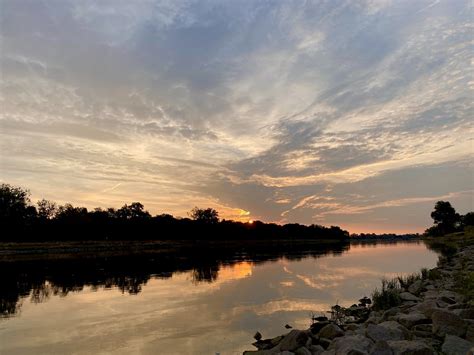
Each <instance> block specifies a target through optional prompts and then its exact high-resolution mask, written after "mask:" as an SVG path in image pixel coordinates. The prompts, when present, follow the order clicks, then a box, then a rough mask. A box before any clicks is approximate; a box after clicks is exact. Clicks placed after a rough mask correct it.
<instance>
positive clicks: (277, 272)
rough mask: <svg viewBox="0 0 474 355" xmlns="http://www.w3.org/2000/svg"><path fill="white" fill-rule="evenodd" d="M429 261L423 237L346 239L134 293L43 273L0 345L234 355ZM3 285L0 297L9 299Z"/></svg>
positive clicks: (158, 280)
mask: <svg viewBox="0 0 474 355" xmlns="http://www.w3.org/2000/svg"><path fill="white" fill-rule="evenodd" d="M436 261H437V255H436V254H435V253H434V252H432V251H430V250H428V249H427V248H426V247H425V245H424V244H422V243H404V244H391V245H371V246H361V245H352V246H351V247H350V249H349V250H348V251H345V252H343V253H342V254H341V255H323V256H320V257H314V256H305V257H303V258H301V259H299V260H298V259H292V260H289V259H287V258H278V259H276V260H269V261H264V262H259V263H254V262H252V261H251V260H247V261H241V260H240V259H239V261H236V262H235V263H228V264H227V265H225V266H222V265H221V266H219V267H218V268H217V269H215V268H214V269H213V270H211V273H212V277H204V278H202V277H201V278H200V277H197V275H196V270H190V271H176V272H173V273H171V274H169V275H167V276H168V278H162V277H158V276H153V275H151V277H150V278H148V279H147V280H145V281H144V282H143V283H142V284H141V285H140V286H139V287H138V288H137V289H133V291H132V292H130V289H127V287H128V286H123V285H122V286H120V287H119V286H117V284H120V282H112V286H111V285H110V284H109V285H107V281H106V280H105V279H104V281H102V280H101V279H99V280H95V281H96V282H93V283H92V284H94V285H95V286H88V284H89V285H90V284H91V283H88V282H84V285H85V286H83V287H77V289H72V290H71V289H70V288H69V290H68V291H69V292H61V283H60V282H58V281H57V280H55V284H54V285H53V284H52V283H51V282H50V281H48V280H45V281H44V282H40V284H39V285H33V286H28V289H29V287H31V288H32V290H31V291H29V293H27V294H26V295H23V296H22V297H19V300H18V302H16V305H15V304H14V306H15V307H14V308H15V311H14V312H13V311H12V313H11V314H10V315H9V316H8V317H5V316H4V317H3V318H1V319H0V353H1V354H73V353H74V354H107V353H114V354H215V353H217V352H219V353H220V354H241V353H242V351H243V350H250V349H252V346H251V345H250V343H251V341H252V336H253V334H254V333H255V331H257V330H259V331H260V332H262V333H263V335H264V337H272V336H277V335H280V334H282V333H284V332H285V328H284V325H285V324H287V323H288V324H291V325H292V326H294V327H297V328H305V327H307V326H308V325H309V321H310V313H311V312H315V313H318V312H323V311H325V310H328V309H329V308H330V306H331V305H333V304H335V303H336V302H337V303H338V304H340V305H351V304H352V303H354V302H355V301H356V300H358V299H359V298H361V297H362V296H365V295H369V296H370V292H371V291H372V290H373V289H374V288H375V287H377V286H378V285H379V284H380V279H381V278H382V277H392V276H397V275H400V274H405V273H411V272H415V271H419V269H420V268H422V267H433V266H435V265H436ZM201 272H202V270H201ZM19 275H20V274H19ZM198 276H199V275H198ZM18 277H20V276H18ZM101 277H102V276H101ZM18 282H21V280H18ZM18 282H17V283H18ZM65 282H66V281H65ZM132 288H133V287H132ZM62 291H64V287H63V290H62ZM8 292H9V291H8V290H5V289H4V290H2V297H3V298H4V299H2V300H1V301H2V302H3V303H5V302H7V301H8V300H7V301H6V299H7V298H8V297H10V301H11V299H12V295H8ZM13 299H14V298H13ZM7 303H8V302H7ZM13 303H14V302H13Z"/></svg>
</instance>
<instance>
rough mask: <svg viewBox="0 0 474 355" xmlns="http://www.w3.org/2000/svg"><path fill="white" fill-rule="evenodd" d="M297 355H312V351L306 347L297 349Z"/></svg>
mask: <svg viewBox="0 0 474 355" xmlns="http://www.w3.org/2000/svg"><path fill="white" fill-rule="evenodd" d="M295 355H312V354H311V351H309V349H307V348H306V347H304V346H302V347H301V348H298V349H296V351H295Z"/></svg>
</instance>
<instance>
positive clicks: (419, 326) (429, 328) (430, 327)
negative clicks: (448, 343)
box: [412, 324, 433, 333]
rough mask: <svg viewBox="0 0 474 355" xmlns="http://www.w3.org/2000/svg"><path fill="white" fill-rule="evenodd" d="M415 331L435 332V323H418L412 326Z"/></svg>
mask: <svg viewBox="0 0 474 355" xmlns="http://www.w3.org/2000/svg"><path fill="white" fill-rule="evenodd" d="M412 330H413V331H417V332H430V333H432V332H433V324H417V325H415V326H414V327H413V328H412Z"/></svg>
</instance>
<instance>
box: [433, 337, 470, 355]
mask: <svg viewBox="0 0 474 355" xmlns="http://www.w3.org/2000/svg"><path fill="white" fill-rule="evenodd" d="M472 346H474V344H473V343H471V342H469V341H467V340H464V339H462V338H459V337H457V336H455V335H446V338H445V339H444V343H443V345H442V347H441V350H442V351H443V353H444V354H446V355H458V354H467V353H468V351H469V349H470V348H471V347H472Z"/></svg>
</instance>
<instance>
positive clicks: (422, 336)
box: [244, 245, 474, 355]
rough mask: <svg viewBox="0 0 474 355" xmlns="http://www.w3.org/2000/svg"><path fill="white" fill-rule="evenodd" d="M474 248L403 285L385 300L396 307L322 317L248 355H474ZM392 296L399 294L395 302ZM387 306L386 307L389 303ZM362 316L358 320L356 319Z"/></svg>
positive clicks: (259, 344) (365, 308)
mask: <svg viewBox="0 0 474 355" xmlns="http://www.w3.org/2000/svg"><path fill="white" fill-rule="evenodd" d="M473 276H474V245H470V246H464V247H460V248H459V249H458V251H457V252H456V253H455V254H454V255H451V257H449V258H447V257H443V256H442V257H440V260H439V262H438V267H436V268H434V269H431V270H424V272H423V273H421V274H420V275H419V276H418V277H412V278H408V280H405V282H403V281H402V282H400V283H399V284H398V286H397V287H396V289H395V290H394V289H392V290H391V291H389V292H391V294H389V295H386V296H387V300H389V301H390V302H393V301H394V299H395V301H396V303H397V306H394V307H391V308H389V307H385V309H384V307H378V308H379V309H380V310H375V309H376V307H375V304H374V305H373V306H372V307H370V306H367V305H366V304H359V305H353V306H351V307H349V308H347V309H342V310H340V309H339V310H337V311H341V312H342V313H344V314H352V315H356V316H355V317H354V316H350V317H346V318H340V317H339V318H338V317H334V307H333V314H332V315H333V316H332V317H331V319H327V318H326V317H318V318H317V320H315V322H314V323H313V324H312V325H311V327H310V328H309V329H307V330H296V329H294V330H291V331H290V332H289V333H287V334H285V335H282V336H279V337H276V338H273V339H265V340H262V339H261V335H260V334H259V333H257V334H256V339H257V341H256V342H255V343H253V345H254V346H255V347H256V348H257V349H258V350H256V351H245V352H244V355H267V354H268V355H270V354H285V355H290V354H297V355H342V354H351V355H357V354H374V355H375V354H377V355H385V354H387V355H388V354H404V355H408V354H410V355H425V354H427V355H428V354H447V355H451V354H453V355H454V354H456V355H457V354H460V355H464V354H470V355H473V354H474V300H473V299H472V293H469V292H465V289H463V287H465V286H466V285H463V283H464V284H465V283H469V287H472V282H473ZM393 292H395V293H396V295H395V297H393ZM390 302H388V303H390ZM357 315H358V316H357Z"/></svg>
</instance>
